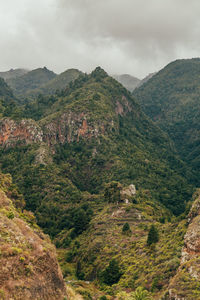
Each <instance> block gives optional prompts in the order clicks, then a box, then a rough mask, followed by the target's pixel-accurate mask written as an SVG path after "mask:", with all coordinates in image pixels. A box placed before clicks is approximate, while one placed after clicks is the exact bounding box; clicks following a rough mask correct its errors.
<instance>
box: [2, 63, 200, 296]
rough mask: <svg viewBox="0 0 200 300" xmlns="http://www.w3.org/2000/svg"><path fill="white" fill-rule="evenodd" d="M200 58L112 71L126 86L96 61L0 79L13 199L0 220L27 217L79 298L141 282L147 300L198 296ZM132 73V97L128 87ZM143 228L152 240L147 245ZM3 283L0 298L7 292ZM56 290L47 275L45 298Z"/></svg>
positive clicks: (127, 291)
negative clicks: (143, 76)
mask: <svg viewBox="0 0 200 300" xmlns="http://www.w3.org/2000/svg"><path fill="white" fill-rule="evenodd" d="M199 62H200V60H199V59H192V60H178V61H175V62H172V63H171V64H169V65H168V66H166V67H165V68H164V69H163V70H161V71H159V72H157V73H155V74H152V75H150V76H149V77H148V78H147V80H144V82H143V84H142V85H140V86H139V84H141V81H139V80H137V79H136V78H132V77H129V76H128V77H127V75H126V76H121V77H118V81H122V80H124V79H125V80H124V82H123V84H124V86H123V85H122V84H121V83H119V82H118V81H117V80H115V79H114V78H113V77H111V76H109V75H108V74H107V73H106V72H105V71H104V70H103V69H102V68H100V67H97V68H96V69H95V70H94V71H93V72H91V74H84V73H82V72H80V71H79V70H76V69H70V70H67V71H65V72H63V73H61V74H60V75H56V74H55V73H53V72H52V71H49V70H48V69H47V68H39V69H36V70H33V71H29V72H26V73H23V74H20V72H18V73H17V75H16V74H15V76H13V77H12V76H8V73H7V75H5V76H7V77H4V78H5V80H6V82H5V81H4V79H1V80H0V114H1V118H0V147H1V151H0V168H1V171H2V173H1V174H2V175H1V178H2V181H4V182H7V181H8V178H10V179H9V180H10V185H8V186H4V185H2V189H3V191H4V193H6V195H7V196H6V197H8V198H11V200H12V202H13V204H12V205H14V206H15V207H14V206H12V208H9V207H8V205H7V204H6V205H7V206H6V210H7V211H9V212H10V211H11V212H12V213H13V214H14V217H11V218H10V217H9V214H8V212H6V211H4V210H3V212H2V214H3V215H2V218H3V219H2V220H4V221H3V222H4V224H7V223H6V222H10V223H9V226H10V227H12V226H15V225H12V222H15V224H18V222H20V221H18V217H20V216H22V218H26V215H27V214H28V215H29V216H30V218H31V216H33V218H34V216H35V219H34V225H33V227H34V226H39V227H40V228H41V229H42V230H43V232H44V233H45V234H48V235H49V236H50V237H51V240H52V242H53V243H54V244H55V245H56V247H57V253H58V257H59V262H60V266H61V269H62V272H63V276H64V279H65V280H67V281H69V282H70V281H71V280H74V278H76V279H77V280H78V281H77V287H75V288H74V286H73V285H71V286H70V288H71V289H73V292H74V293H75V294H76V295H79V296H77V297H82V298H83V299H92V297H93V299H98V298H100V297H105V295H106V297H107V298H106V299H114V297H117V299H128V297H132V299H134V298H133V297H134V294H133V295H132V296H131V292H134V291H135V292H134V293H136V291H137V290H138V288H139V289H140V288H141V289H142V288H143V289H145V290H146V292H147V293H148V294H149V297H150V296H151V297H152V299H171V300H172V299H179V298H180V299H182V298H181V297H184V296H185V297H187V298H185V299H191V300H193V299H200V295H199V286H198V280H199V273H198V259H197V257H198V254H199V250H198V249H199V248H198V243H197V244H195V245H194V243H196V242H195V241H198V230H199V229H198V216H199V194H198V192H196V193H195V190H196V188H197V187H198V185H199V181H198V178H199V176H198V174H199V173H198V172H199V168H198V166H199V165H198V162H199V151H198V146H199V143H198V132H199V127H198V113H199V109H198V103H199V101H198V99H199V97H198V95H199V89H198V78H199V71H200V68H199V66H200V65H199ZM12 72H13V71H10V73H12ZM24 72H25V71H24ZM10 73H9V74H10ZM8 77H9V78H8ZM134 80H135V83H136V82H137V86H138V87H137V88H135V89H134V90H133V89H131V87H129V89H131V91H132V90H133V92H132V93H131V92H130V91H128V90H127V89H126V88H125V85H126V84H127V82H129V83H130V82H131V86H133V85H132V84H133V82H134ZM135 87H136V85H135ZM12 89H13V91H12ZM5 174H10V175H5ZM11 176H12V181H11ZM6 201H7V202H6V203H8V200H6ZM9 203H11V202H9ZM9 205H11V204H9ZM10 207H11V206H10ZM27 211H28V212H27ZM188 213H189V217H187V216H188ZM23 214H25V217H24V215H23ZM12 216H13V215H12ZM30 218H29V217H27V220H26V221H27V222H28V224H29V223H30V220H29V219H30ZM10 219H11V221H12V222H11V221H9V220H10ZM16 222H17V223H16ZM35 222H36V223H37V225H36V224H35ZM127 224H128V225H127ZM188 224H189V226H188ZM23 226H24V227H25V226H26V225H25V224H23ZM27 226H29V225H27ZM152 226H153V228H155V229H154V230H155V232H157V233H156V234H157V239H156V240H155V241H154V240H153V238H152V242H150V244H148V243H149V242H148V243H147V239H148V235H149V233H150V228H152ZM39 227H37V228H38V232H39V230H41V229H39ZM124 228H125V229H124ZM30 230H31V229H30ZM194 231H195V233H196V235H195V237H194V234H193V233H194ZM38 234H39V235H40V233H37V235H38ZM42 234H43V233H41V236H42ZM14 235H16V236H18V235H19V233H18V232H16V233H14ZM16 239H17V238H16ZM41 239H43V238H41ZM9 242H10V241H9ZM38 243H39V244H40V243H43V242H42V241H41V240H40V241H39V240H38ZM3 246H5V245H3ZM15 246H16V247H17V248H20V249H21V248H22V252H19V253H17V254H16V257H15V259H16V260H18V261H20V259H21V257H23V258H24V260H27V259H28V257H26V255H25V254H24V253H26V251H27V250H26V248H23V247H21V246H20V245H18V244H16V245H15ZM183 246H184V248H183ZM42 247H44V244H42ZM46 247H47V248H48V247H51V246H48V245H47V246H46ZM52 249H53V248H52ZM20 251H21V250H20ZM52 251H53V250H52ZM21 253H23V255H22V254H21ZM52 253H53V252H52ZM30 255H32V254H30ZM39 255H40V254H39ZM49 255H50V254H49ZM52 255H54V254H52ZM11 256H12V255H11ZM50 256H51V255H50ZM3 257H4V256H3ZM3 257H2V256H0V260H1V263H3V260H2V259H4V258H3ZM36 258H37V256H36ZM36 258H35V259H36ZM7 259H8V258H7ZM9 259H10V258H9ZM38 259H39V258H38ZM21 260H22V259H21ZM24 260H23V266H26V265H27V264H25V262H24ZM11 261H12V259H11ZM53 261H54V262H55V259H54V258H53ZM12 263H13V262H12ZM28 263H29V264H31V261H29V259H28ZM50 264H51V262H50ZM52 264H54V266H55V263H52ZM16 268H17V269H19V268H20V266H18V265H17V266H16ZM0 269H1V268H0ZM55 269H56V272H57V273H56V274H58V273H59V272H60V271H59V267H58V266H55ZM45 270H47V266H46V265H44V272H45ZM0 271H1V270H0ZM54 271H55V270H54ZM54 271H53V272H54ZM23 272H25V271H24V269H23ZM23 272H22V273H21V274H22V275H23V276H24V274H25V273H23ZM51 272H52V271H51ZM0 274H1V273H0ZM31 274H32V273H31ZM33 274H37V273H35V271H34V270H33ZM114 274H115V276H114ZM10 276H11V279H12V280H13V277H12V275H10ZM23 276H22V278H21V282H23V280H25V279H24V277H23ZM59 276H60V275H59ZM31 278H32V277H30V282H31ZM33 278H34V277H33ZM46 280H47V279H46V278H44V282H46ZM56 280H57V279H56ZM59 281H60V283H59V284H60V291H59V293H60V294H59V293H58V299H63V298H62V297H64V294H65V293H66V292H65V288H64V287H63V279H62V276H60V277H59ZM85 281H86V282H88V281H89V282H91V283H89V285H88V286H87V284H86V283H85ZM1 282H2V281H1V278H0V283H1ZM93 282H95V284H94V283H93ZM16 284H17V283H16ZM37 284H39V283H37ZM7 285H8V284H7V283H5V284H4V285H2V286H0V293H1V289H2V293H4V294H5V295H6V296H7V295H9V297H11V296H12V293H11V292H9V290H8V288H7ZM179 286H181V291H180V290H179V288H178V287H179ZM55 288H56V287H55V286H54V283H52V282H51V281H50V282H49V291H50V294H51V295H54V289H55ZM71 292H72V291H71ZM9 293H10V294H9ZM24 293H25V292H24ZM44 293H45V292H44ZM0 295H1V294H0ZM24 295H26V294H24ZM95 295H96V296H95ZM67 296H69V290H68V295H67ZM16 297H18V298H16V299H20V295H19V296H18V295H16ZM24 297H26V296H24ZM31 297H32V298H31ZM31 297H30V299H34V294H32V296H31ZM37 297H39V296H37ZM45 297H46V296H45ZM51 297H52V296H49V298H48V299H51ZM69 297H70V296H69ZM120 297H121V298H120ZM27 299H29V298H27ZM38 299H39V298H38ZM52 299H53V298H52ZM55 299H56V298H55ZM74 299H75V298H74ZM80 299H81V298H80ZM103 299H105V298H103Z"/></svg>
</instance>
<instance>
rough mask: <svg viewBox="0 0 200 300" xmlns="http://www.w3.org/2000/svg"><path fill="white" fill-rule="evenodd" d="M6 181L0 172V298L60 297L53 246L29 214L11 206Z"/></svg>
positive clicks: (61, 284)
mask: <svg viewBox="0 0 200 300" xmlns="http://www.w3.org/2000/svg"><path fill="white" fill-rule="evenodd" d="M8 182H9V177H8V178H6V176H5V175H2V174H0V299H18V300H19V299H20V300H22V299H23V300H25V299H26V300H28V299H30V300H31V299H34V300H36V299H38V300H39V299H43V300H45V299H46V300H47V299H48V300H51V299H52V300H53V299H63V298H64V296H65V294H66V290H65V284H64V281H63V277H62V273H61V271H60V268H59V266H58V263H57V260H56V253H55V249H54V246H53V245H52V244H51V243H50V240H49V239H48V238H47V236H45V235H44V234H43V233H42V232H41V231H40V229H39V228H38V227H37V226H36V225H34V217H33V215H32V214H31V213H28V212H25V213H24V214H22V213H19V212H17V210H16V209H15V208H14V206H13V204H12V201H11V200H10V199H8V197H7V196H6V193H5V192H6V184H7V183H8ZM4 190H5V192H4Z"/></svg>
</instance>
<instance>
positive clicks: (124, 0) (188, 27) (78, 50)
mask: <svg viewBox="0 0 200 300" xmlns="http://www.w3.org/2000/svg"><path fill="white" fill-rule="evenodd" d="M198 56H200V1H199V0H0V71H5V70H8V69H10V68H19V67H20V68H21V67H23V68H29V69H34V68H37V67H43V66H46V67H47V68H49V69H51V70H54V71H55V72H57V73H59V72H62V71H64V70H66V69H68V68H78V69H80V70H82V71H85V72H90V71H91V70H92V69H94V68H95V67H96V66H98V65H100V66H101V67H103V68H104V69H105V70H106V71H107V72H109V73H112V74H114V73H116V74H123V73H129V74H131V75H134V76H136V77H139V78H142V77H144V76H146V75H147V74H148V73H150V72H154V71H157V70H159V69H160V68H162V67H164V66H165V65H166V64H167V63H169V62H170V61H172V60H175V59H178V58H191V57H198Z"/></svg>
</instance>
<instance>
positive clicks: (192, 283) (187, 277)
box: [169, 191, 200, 300]
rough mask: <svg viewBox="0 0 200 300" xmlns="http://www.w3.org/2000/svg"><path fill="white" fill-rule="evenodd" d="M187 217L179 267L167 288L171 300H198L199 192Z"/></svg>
mask: <svg viewBox="0 0 200 300" xmlns="http://www.w3.org/2000/svg"><path fill="white" fill-rule="evenodd" d="M196 197H197V198H196V200H195V201H194V203H193V205H192V208H191V210H190V212H189V215H188V223H189V226H188V229H187V233H186V235H185V237H184V247H183V249H182V256H181V265H180V267H179V269H178V272H177V274H176V276H175V277H174V278H173V279H172V281H171V283H170V286H169V299H171V300H198V299H200V283H199V282H200V259H199V257H200V191H198V192H197V193H196Z"/></svg>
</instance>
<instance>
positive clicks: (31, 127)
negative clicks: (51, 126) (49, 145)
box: [0, 118, 43, 147]
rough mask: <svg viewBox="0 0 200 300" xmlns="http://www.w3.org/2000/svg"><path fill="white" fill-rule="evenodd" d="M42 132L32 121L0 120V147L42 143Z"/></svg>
mask: <svg viewBox="0 0 200 300" xmlns="http://www.w3.org/2000/svg"><path fill="white" fill-rule="evenodd" d="M42 139H43V132H42V130H41V128H40V127H39V126H38V125H37V124H36V122H34V121H33V120H29V119H28V120H21V121H14V120H11V119H9V118H4V119H1V120H0V145H3V146H5V147H9V146H15V145H16V144H17V143H22V144H26V145H27V144H31V143H37V142H42Z"/></svg>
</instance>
